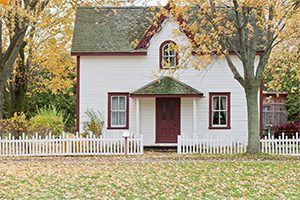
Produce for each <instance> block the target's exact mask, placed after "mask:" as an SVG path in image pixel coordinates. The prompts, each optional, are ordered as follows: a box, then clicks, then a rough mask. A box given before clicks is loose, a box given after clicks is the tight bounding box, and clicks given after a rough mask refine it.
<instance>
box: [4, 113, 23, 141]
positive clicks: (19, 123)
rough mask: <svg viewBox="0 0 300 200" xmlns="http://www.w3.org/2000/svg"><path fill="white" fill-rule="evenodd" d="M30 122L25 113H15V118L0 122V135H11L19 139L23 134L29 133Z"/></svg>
mask: <svg viewBox="0 0 300 200" xmlns="http://www.w3.org/2000/svg"><path fill="white" fill-rule="evenodd" d="M27 131H28V121H27V120H26V116H25V114H24V113H22V112H21V113H14V115H13V117H11V118H8V119H3V120H0V133H1V135H2V134H5V133H11V134H12V135H13V136H15V137H16V138H18V137H19V136H21V135H22V133H27Z"/></svg>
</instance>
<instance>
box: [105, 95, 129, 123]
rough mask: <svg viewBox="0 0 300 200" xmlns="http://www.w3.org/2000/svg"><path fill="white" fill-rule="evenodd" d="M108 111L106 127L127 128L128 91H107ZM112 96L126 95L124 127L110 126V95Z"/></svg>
mask: <svg viewBox="0 0 300 200" xmlns="http://www.w3.org/2000/svg"><path fill="white" fill-rule="evenodd" d="M107 96H108V112H107V115H108V116H107V119H108V120H107V129H128V128H129V93H128V92H109V93H108V95H107ZM112 96H125V97H126V125H125V127H112V126H111V110H110V109H111V97H112Z"/></svg>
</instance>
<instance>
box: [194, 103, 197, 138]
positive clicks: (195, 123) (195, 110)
mask: <svg viewBox="0 0 300 200" xmlns="http://www.w3.org/2000/svg"><path fill="white" fill-rule="evenodd" d="M196 131H197V99H196V98H193V135H194V134H195V133H196Z"/></svg>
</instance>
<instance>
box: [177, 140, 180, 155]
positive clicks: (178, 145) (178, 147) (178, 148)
mask: <svg viewBox="0 0 300 200" xmlns="http://www.w3.org/2000/svg"><path fill="white" fill-rule="evenodd" d="M177 140H178V141H177V153H178V154H180V153H181V152H180V150H181V136H180V135H178V139H177Z"/></svg>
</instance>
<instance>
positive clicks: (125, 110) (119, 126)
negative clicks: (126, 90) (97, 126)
mask: <svg viewBox="0 0 300 200" xmlns="http://www.w3.org/2000/svg"><path fill="white" fill-rule="evenodd" d="M114 97H117V98H118V107H120V106H119V103H120V97H122V98H123V97H124V98H125V109H124V110H113V108H112V106H113V98H114ZM126 102H127V96H123V95H112V96H111V97H110V127H112V128H125V127H126V124H127V116H126V115H127V103H126ZM113 112H120V113H121V112H124V113H125V124H124V125H113V124H112V122H113V120H112V117H113V115H112V113H113Z"/></svg>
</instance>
